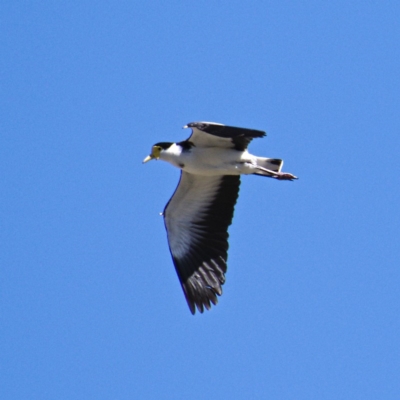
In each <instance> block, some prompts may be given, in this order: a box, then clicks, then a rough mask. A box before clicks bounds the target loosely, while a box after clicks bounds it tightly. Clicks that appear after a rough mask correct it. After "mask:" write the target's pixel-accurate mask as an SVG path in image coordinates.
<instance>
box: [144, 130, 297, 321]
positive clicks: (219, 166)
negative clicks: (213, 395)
mask: <svg viewBox="0 0 400 400" xmlns="http://www.w3.org/2000/svg"><path fill="white" fill-rule="evenodd" d="M184 128H191V129H192V134H191V136H190V137H189V138H188V139H187V140H184V141H182V142H178V143H170V142H160V143H156V144H155V145H154V146H153V147H152V149H151V153H150V155H149V156H147V157H146V158H145V159H144V160H143V163H146V162H148V161H150V160H163V161H167V162H169V163H170V164H172V165H173V166H175V167H177V168H179V169H180V170H181V177H180V180H179V184H178V186H177V188H176V189H175V193H174V194H173V196H172V197H171V199H170V200H169V201H168V203H167V205H166V206H165V208H164V212H163V214H162V215H163V216H164V223H165V228H166V230H167V236H168V244H169V249H170V252H171V256H172V260H173V263H174V265H175V269H176V272H177V274H178V278H179V281H180V283H181V286H182V289H183V292H184V294H185V297H186V301H187V303H188V306H189V309H190V311H191V313H192V314H195V312H196V307H197V309H198V311H199V312H201V313H202V312H203V311H204V308H206V309H207V310H209V309H210V308H211V303H212V304H214V305H216V304H217V302H218V298H217V295H218V296H221V294H222V285H223V284H224V283H225V273H226V270H227V258H228V247H229V244H228V236H229V235H228V227H229V225H230V224H231V223H232V218H233V212H234V207H235V204H236V200H237V198H238V194H239V186H240V175H259V176H265V177H269V178H275V179H279V180H290V181H291V180H294V179H297V177H296V176H294V175H292V174H290V173H287V172H281V168H282V165H283V161H282V160H280V159H276V158H265V157H257V156H254V155H252V154H250V153H249V152H248V151H247V146H248V144H249V143H250V142H251V140H252V139H254V138H262V137H264V136H265V132H263V131H258V130H253V129H245V128H236V127H233V126H227V125H222V124H218V123H215V122H192V123H190V124H187V125H186V126H184Z"/></svg>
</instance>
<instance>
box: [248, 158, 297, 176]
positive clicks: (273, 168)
mask: <svg viewBox="0 0 400 400" xmlns="http://www.w3.org/2000/svg"><path fill="white" fill-rule="evenodd" d="M282 166H283V160H279V159H277V158H262V157H258V158H257V167H255V172H254V175H260V176H268V177H270V178H275V179H279V180H284V181H293V180H295V179H298V178H297V176H295V175H293V174H290V173H289V172H282V171H281V169H282Z"/></svg>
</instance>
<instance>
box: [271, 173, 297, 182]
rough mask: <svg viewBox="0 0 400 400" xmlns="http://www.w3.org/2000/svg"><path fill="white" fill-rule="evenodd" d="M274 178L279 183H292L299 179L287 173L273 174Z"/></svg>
mask: <svg viewBox="0 0 400 400" xmlns="http://www.w3.org/2000/svg"><path fill="white" fill-rule="evenodd" d="M274 178H276V179H279V180H280V181H293V180H295V179H299V178H298V177H297V176H294V175H292V174H289V172H275V174H274Z"/></svg>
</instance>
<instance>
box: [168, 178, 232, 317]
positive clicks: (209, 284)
mask: <svg viewBox="0 0 400 400" xmlns="http://www.w3.org/2000/svg"><path fill="white" fill-rule="evenodd" d="M239 186H240V176H202V175H193V174H189V173H187V172H183V171H182V172H181V179H180V181H179V184H178V187H177V188H176V190H175V193H174V195H173V196H172V198H171V199H170V201H169V202H168V204H167V205H166V207H165V209H164V213H163V214H164V222H165V227H166V230H167V234H168V243H169V248H170V252H171V255H172V259H173V262H174V265H175V269H176V272H177V274H178V277H179V280H180V282H181V285H182V288H183V291H184V293H185V297H186V300H187V303H188V305H189V308H190V311H191V312H192V314H194V313H195V311H196V307H197V309H198V310H199V311H200V312H203V311H204V307H205V308H206V309H207V310H208V309H210V307H211V303H213V304H217V302H218V299H217V295H219V296H220V295H221V294H222V287H221V286H222V285H223V284H224V282H225V272H226V270H227V264H226V262H227V251H228V247H229V245H228V236H229V235H228V227H229V225H230V224H231V222H232V217H233V212H234V207H235V203H236V200H237V197H238V194H239Z"/></svg>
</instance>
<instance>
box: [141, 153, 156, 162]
mask: <svg viewBox="0 0 400 400" xmlns="http://www.w3.org/2000/svg"><path fill="white" fill-rule="evenodd" d="M153 159H154V156H152V155H151V154H150V155H149V156H147V157H146V158H145V159H144V160H143V164H144V163H147V162H148V161H151V160H153Z"/></svg>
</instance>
